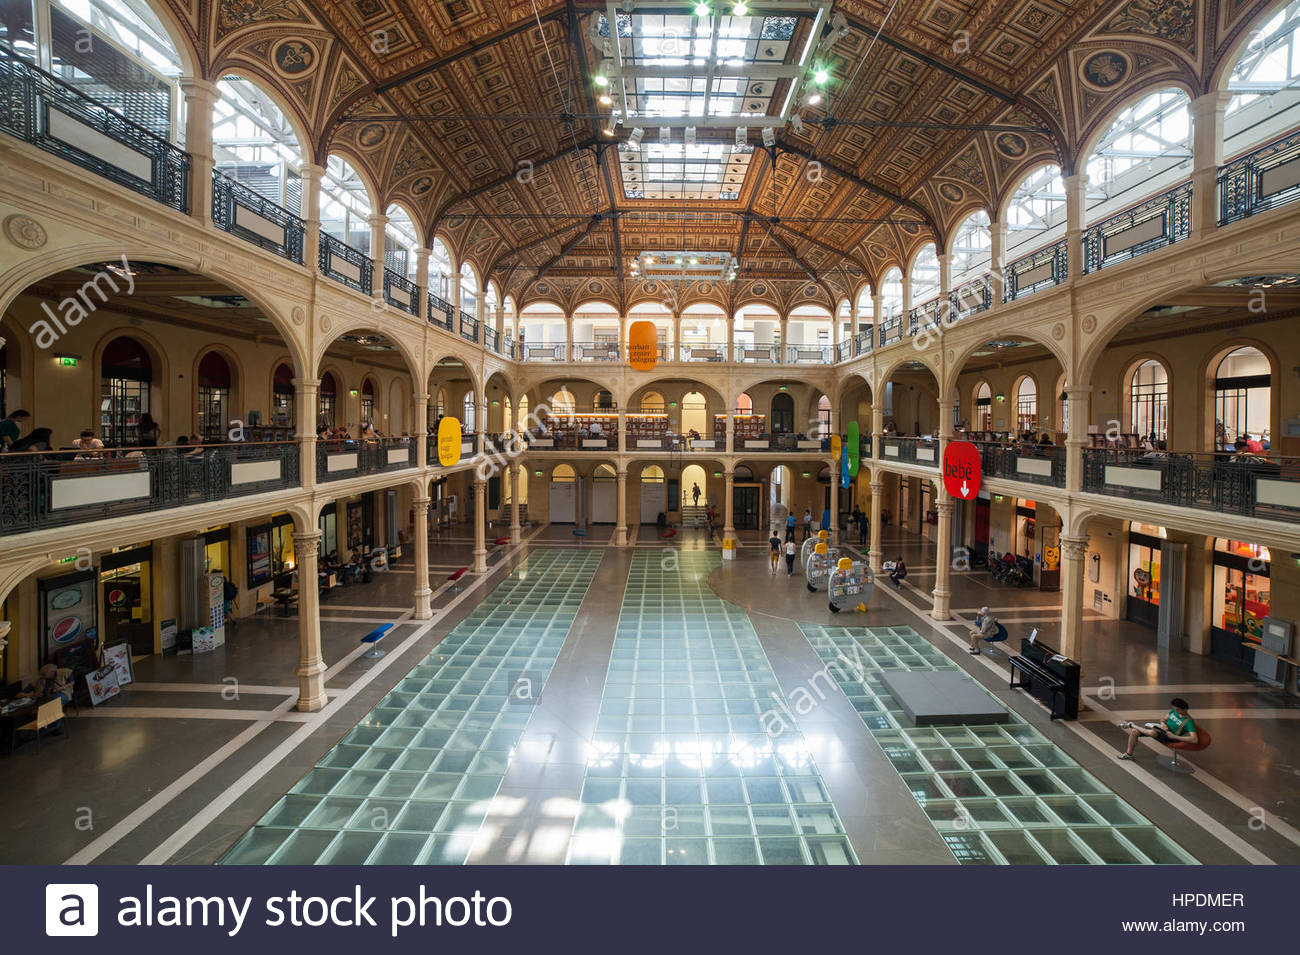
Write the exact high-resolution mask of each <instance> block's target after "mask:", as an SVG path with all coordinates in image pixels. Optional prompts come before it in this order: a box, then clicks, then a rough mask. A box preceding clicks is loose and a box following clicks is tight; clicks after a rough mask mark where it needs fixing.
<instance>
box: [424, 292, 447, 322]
mask: <svg viewBox="0 0 1300 955" xmlns="http://www.w3.org/2000/svg"><path fill="white" fill-rule="evenodd" d="M428 300H429V322H430V323H431V324H433V325H437V326H438V327H439V328H445V329H447V331H451V330H452V328H451V313H452V311H453V309H452V307H451V303H450V302H448V301H447V300H446V299H444V298H439V297H438V296H437V295H434V294H433V293H432V292H430V293H429V294H428Z"/></svg>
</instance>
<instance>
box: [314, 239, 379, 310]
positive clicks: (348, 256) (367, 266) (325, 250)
mask: <svg viewBox="0 0 1300 955" xmlns="http://www.w3.org/2000/svg"><path fill="white" fill-rule="evenodd" d="M320 274H321V275H324V276H326V277H327V278H331V279H333V280H334V281H336V282H340V283H342V284H343V285H346V286H347V287H348V288H352V289H356V290H357V291H358V292H363V293H365V294H366V295H369V294H370V292H371V290H372V289H373V288H374V275H375V263H374V262H372V261H371V260H370V256H368V255H366V254H365V253H364V252H361V251H359V250H357V249H354V248H352V246H350V245H348V244H347V243H346V242H344V241H343V240H342V239H340V238H337V237H335V236H332V235H330V234H329V233H328V232H324V231H322V232H321V234H320Z"/></svg>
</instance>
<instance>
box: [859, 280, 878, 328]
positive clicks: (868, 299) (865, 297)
mask: <svg viewBox="0 0 1300 955" xmlns="http://www.w3.org/2000/svg"><path fill="white" fill-rule="evenodd" d="M875 314H876V299H875V292H874V291H873V290H872V288H871V286H870V285H864V286H862V291H861V292H859V293H858V321H860V322H861V321H863V320H865V319H868V318H871V317H873V316H874V315H875Z"/></svg>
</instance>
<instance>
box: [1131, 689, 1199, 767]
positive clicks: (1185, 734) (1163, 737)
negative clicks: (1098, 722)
mask: <svg viewBox="0 0 1300 955" xmlns="http://www.w3.org/2000/svg"><path fill="white" fill-rule="evenodd" d="M1169 707H1170V709H1169V713H1168V715H1166V716H1165V719H1164V722H1163V723H1147V724H1146V725H1145V726H1138V725H1136V724H1134V723H1130V722H1128V721H1125V722H1123V723H1120V724H1119V728H1120V729H1122V730H1128V749H1127V750H1126V751H1125V752H1123V753H1120V754H1119V758H1120V759H1132V758H1133V750H1135V749H1136V748H1137V744H1138V740H1139V739H1141V738H1142V737H1143V736H1150V737H1151V738H1152V739H1154V740H1155V741H1156V742H1157V743H1164V744H1165V745H1168V744H1169V743H1195V742H1197V741H1198V736H1197V734H1196V722H1195V721H1194V720H1193V719H1192V717H1191V714H1190V713H1188V712H1187V701H1186V700H1184V699H1183V698H1182V697H1180V696H1176V697H1174V698H1173V699H1172V700H1170V701H1169Z"/></svg>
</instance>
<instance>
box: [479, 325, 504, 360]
mask: <svg viewBox="0 0 1300 955" xmlns="http://www.w3.org/2000/svg"><path fill="white" fill-rule="evenodd" d="M483 345H484V347H486V348H489V349H491V350H492V351H494V352H498V353H500V351H501V333H500V332H499V331H497V330H496V329H495V328H493V327H492V326H490V325H486V326H484V328H483Z"/></svg>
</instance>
